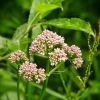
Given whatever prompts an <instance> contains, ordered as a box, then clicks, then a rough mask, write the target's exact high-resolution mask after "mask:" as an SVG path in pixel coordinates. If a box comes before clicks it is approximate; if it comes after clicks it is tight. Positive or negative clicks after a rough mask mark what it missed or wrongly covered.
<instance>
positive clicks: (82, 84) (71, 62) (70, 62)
mask: <svg viewBox="0 0 100 100" xmlns="http://www.w3.org/2000/svg"><path fill="white" fill-rule="evenodd" d="M62 2H64V1H63V0H33V1H32V6H31V8H30V13H29V18H28V22H27V23H25V24H23V25H21V26H20V27H18V28H17V29H16V31H15V33H14V35H13V37H12V39H11V41H10V40H5V41H6V45H7V46H8V47H9V48H8V51H7V53H8V54H7V55H5V56H4V57H2V58H0V60H4V59H5V58H8V59H7V63H9V65H10V66H11V67H12V66H13V67H12V68H13V69H14V72H13V70H11V73H14V75H15V76H14V77H13V79H15V81H17V98H18V100H22V99H21V98H22V97H23V98H24V99H25V100H33V99H34V98H35V99H36V100H45V97H47V96H48V94H45V93H49V94H51V95H53V96H54V97H56V99H54V100H58V98H60V99H61V100H79V99H82V100H83V99H84V98H85V97H86V94H87V87H88V86H87V81H88V79H89V76H90V75H91V73H92V71H91V65H92V61H93V56H94V54H95V52H96V51H97V48H98V46H99V41H100V32H99V34H96V32H94V31H92V28H91V26H90V24H89V23H87V22H85V21H84V20H81V19H79V18H56V19H51V20H44V19H45V17H46V16H47V15H48V14H49V13H50V12H51V11H52V10H54V9H57V8H61V9H62ZM51 27H56V28H58V29H61V30H62V29H73V30H78V31H83V32H85V33H88V40H87V42H88V47H89V50H88V51H89V55H88V58H85V57H84V53H83V50H82V49H83V48H81V46H80V45H78V44H77V43H74V42H73V41H72V43H69V42H66V41H67V38H66V36H64V34H63V32H62V33H60V32H59V31H56V30H54V29H53V28H51ZM99 31H100V30H99ZM70 37H71V35H70ZM91 38H92V39H93V41H92V42H91ZM70 41H71V40H70ZM81 42H82V41H81ZM76 45H77V46H76ZM4 54H5V53H4ZM4 54H3V55H4ZM86 57H87V55H86ZM84 58H85V60H84ZM8 60H9V61H10V62H9V61H8ZM84 65H85V66H84ZM80 70H81V71H80ZM82 71H83V72H82ZM81 72H82V73H81ZM16 73H17V75H16ZM54 77H56V78H54ZM58 80H59V82H58ZM50 81H51V83H50ZM49 83H50V88H48V87H49V86H47V85H49ZM58 83H60V84H61V85H60V86H59V84H58ZM52 84H53V85H52ZM21 86H22V87H21ZM52 86H53V88H57V89H55V90H54V89H52ZM73 87H74V88H73ZM77 87H78V88H77ZM35 88H36V89H35ZM37 88H38V89H39V91H38V93H37ZM74 89H75V90H74ZM62 91H63V92H62ZM23 94H24V95H23ZM33 94H34V96H33ZM36 94H38V96H37V95H36ZM22 95H23V96H22ZM35 96H36V97H35ZM8 99H9V98H8ZM35 99H34V100H35ZM48 100H51V98H50V99H49V98H48Z"/></svg>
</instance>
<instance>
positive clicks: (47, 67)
mask: <svg viewBox="0 0 100 100" xmlns="http://www.w3.org/2000/svg"><path fill="white" fill-rule="evenodd" d="M49 67H50V63H49V60H48V61H47V64H46V73H48V72H49ZM48 79H49V76H47V77H46V80H45V81H44V83H43V87H42V91H41V94H40V97H39V100H42V99H43V96H44V94H45V90H46V87H47V84H48Z"/></svg>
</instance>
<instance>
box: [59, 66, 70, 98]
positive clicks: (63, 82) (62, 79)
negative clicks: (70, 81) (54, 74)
mask: <svg viewBox="0 0 100 100" xmlns="http://www.w3.org/2000/svg"><path fill="white" fill-rule="evenodd" d="M58 71H59V74H60V79H61V81H62V84H63V86H64V89H65V91H66V97H67V98H68V100H69V96H68V91H67V87H66V84H65V81H64V78H63V75H62V73H61V72H60V68H58Z"/></svg>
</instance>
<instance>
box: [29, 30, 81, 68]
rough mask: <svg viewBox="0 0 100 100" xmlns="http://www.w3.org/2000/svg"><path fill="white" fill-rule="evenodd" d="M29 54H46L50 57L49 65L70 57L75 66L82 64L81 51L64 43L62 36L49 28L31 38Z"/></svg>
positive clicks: (54, 64)
mask: <svg viewBox="0 0 100 100" xmlns="http://www.w3.org/2000/svg"><path fill="white" fill-rule="evenodd" d="M29 53H30V55H32V54H34V53H38V54H41V55H46V56H48V58H49V59H50V64H51V66H56V65H57V64H58V63H59V62H64V61H66V60H67V59H69V58H72V62H73V64H74V65H75V68H78V67H80V66H81V65H82V63H83V60H82V57H81V56H82V53H81V50H80V48H79V47H77V46H75V45H72V46H71V47H69V46H68V45H67V44H66V43H64V38H63V37H61V36H59V35H57V34H56V33H53V32H52V31H49V30H44V31H43V32H42V33H41V34H40V35H38V36H37V38H36V39H35V40H33V42H32V44H31V46H30V48H29Z"/></svg>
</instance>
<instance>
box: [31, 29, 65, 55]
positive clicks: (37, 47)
mask: <svg viewBox="0 0 100 100" xmlns="http://www.w3.org/2000/svg"><path fill="white" fill-rule="evenodd" d="M63 44H64V38H63V37H61V36H59V35H57V34H56V33H53V32H52V31H49V30H44V31H43V32H42V33H41V34H40V35H38V36H37V38H36V39H35V40H33V42H32V44H31V46H30V48H29V53H30V54H31V55H32V54H34V53H36V52H37V53H39V54H41V55H46V52H47V50H48V49H53V48H54V46H56V45H61V46H62V45H63Z"/></svg>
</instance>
